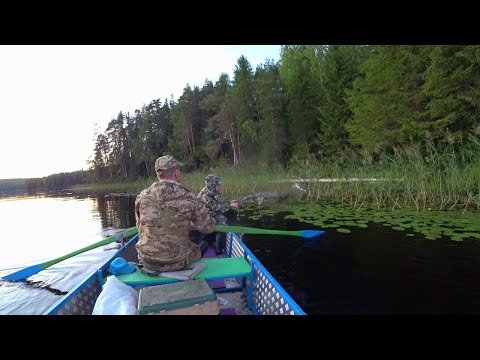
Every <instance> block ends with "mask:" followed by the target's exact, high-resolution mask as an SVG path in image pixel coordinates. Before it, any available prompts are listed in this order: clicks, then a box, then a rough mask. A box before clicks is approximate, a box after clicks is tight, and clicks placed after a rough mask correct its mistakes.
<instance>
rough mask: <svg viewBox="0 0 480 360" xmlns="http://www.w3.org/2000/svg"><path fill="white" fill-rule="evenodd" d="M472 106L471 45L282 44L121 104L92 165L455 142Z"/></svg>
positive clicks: (477, 62) (138, 165) (477, 54)
mask: <svg viewBox="0 0 480 360" xmlns="http://www.w3.org/2000/svg"><path fill="white" fill-rule="evenodd" d="M479 110H480V46H478V45H375V46H361V45H330V46H326V45H325V46H324V45H301V46H293V45H288V46H283V47H282V49H281V57H280V60H279V61H278V62H274V61H272V60H269V59H266V60H265V62H264V63H263V64H261V65H259V66H257V68H256V69H252V67H251V64H250V63H249V61H248V59H247V58H246V57H244V56H241V57H240V58H239V59H238V61H237V64H236V65H235V68H234V73H233V79H230V77H229V76H228V75H227V74H225V73H222V74H220V76H219V78H218V80H216V81H215V82H212V81H210V80H206V81H205V83H204V85H203V86H202V87H199V86H193V87H192V86H191V85H189V84H187V85H186V86H185V88H184V89H183V93H182V94H181V96H180V97H179V98H178V99H173V98H170V99H165V100H163V101H161V100H160V99H156V100H152V101H151V102H150V103H149V104H148V105H145V106H144V107H143V108H142V109H137V110H135V112H134V114H130V113H124V112H122V111H120V112H119V114H118V116H117V118H115V119H112V120H111V121H110V122H109V124H108V126H107V129H106V130H105V132H104V133H101V134H96V143H95V149H94V152H93V155H92V160H91V169H92V176H93V179H94V180H96V181H108V180H134V179H138V178H145V177H148V176H152V174H153V173H154V172H153V163H154V160H155V159H156V158H157V157H158V156H161V155H163V154H167V153H168V154H173V155H174V156H176V157H178V158H179V159H181V160H182V161H183V162H184V164H185V165H186V167H187V170H195V169H201V168H202V167H205V166H219V165H232V166H235V167H242V166H248V165H250V164H255V165H266V166H267V165H268V166H288V165H289V164H291V163H293V162H295V163H297V162H307V163H308V162H309V161H321V160H322V159H325V158H334V157H335V156H337V154H339V153H340V152H342V151H344V150H345V149H349V150H359V151H364V152H368V153H370V154H372V155H374V154H379V153H380V152H391V151H393V149H394V148H395V147H397V146H403V145H407V144H410V143H416V144H418V143H422V142H423V141H425V140H426V139H428V140H429V141H434V142H435V143H436V144H438V145H439V146H442V144H452V143H457V144H459V145H458V146H463V144H465V143H466V142H468V141H469V138H470V137H471V135H472V134H473V133H476V134H478V133H479V132H480V111H479ZM51 180H52V181H54V179H51Z"/></svg>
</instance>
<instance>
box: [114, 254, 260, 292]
mask: <svg viewBox="0 0 480 360" xmlns="http://www.w3.org/2000/svg"><path fill="white" fill-rule="evenodd" d="M199 262H203V263H205V264H207V267H206V268H205V269H203V270H202V272H200V273H199V274H198V275H197V276H195V277H194V279H205V280H218V279H227V278H233V277H245V276H248V275H249V274H250V271H251V266H250V264H249V263H248V262H247V260H245V258H243V257H233V258H218V259H217V258H207V259H201V260H199ZM117 278H118V280H120V281H122V282H123V283H125V284H127V285H130V286H149V285H155V284H166V283H172V282H176V281H179V280H175V279H172V278H166V277H161V276H149V275H146V274H144V273H142V272H141V271H140V270H139V269H138V268H136V269H135V271H134V272H133V273H130V274H121V275H117Z"/></svg>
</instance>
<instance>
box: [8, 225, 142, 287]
mask: <svg viewBox="0 0 480 360" xmlns="http://www.w3.org/2000/svg"><path fill="white" fill-rule="evenodd" d="M137 232H138V229H137V228H136V227H132V228H130V229H127V230H125V231H123V232H120V233H118V234H116V235H113V236H110V237H108V238H106V239H103V240H101V241H99V242H96V243H95V244H92V245H88V246H86V247H84V248H82V249H79V250H76V251H73V252H71V253H69V254H67V255H63V256H60V257H58V258H56V259H53V260H49V261H46V262H44V263H41V264H37V265H32V266H29V267H26V268H24V269H22V270H18V271H17V272H14V273H12V274H9V275H6V276H4V277H3V279H5V280H9V281H18V280H23V279H26V278H27V277H29V276H32V275H34V274H36V273H38V272H40V271H42V270H44V269H46V268H48V267H50V266H52V265H54V264H56V263H59V262H60V261H63V260H65V259H68V258H71V257H73V256H75V255H78V254H81V253H83V252H85V251H88V250H92V249H95V248H97V247H99V246H102V245H107V244H110V243H112V242H115V241H117V239H118V238H119V236H121V235H122V234H123V236H124V237H128V236H132V235H134V234H136V233H137Z"/></svg>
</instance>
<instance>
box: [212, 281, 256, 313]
mask: <svg viewBox="0 0 480 360" xmlns="http://www.w3.org/2000/svg"><path fill="white" fill-rule="evenodd" d="M225 286H226V288H229V287H237V286H239V284H238V281H237V280H236V279H226V280H225ZM217 300H218V306H219V308H220V315H253V312H252V311H251V310H250V309H248V307H247V301H246V298H245V295H244V294H243V292H242V291H234V292H217ZM231 309H233V310H235V313H232V311H231Z"/></svg>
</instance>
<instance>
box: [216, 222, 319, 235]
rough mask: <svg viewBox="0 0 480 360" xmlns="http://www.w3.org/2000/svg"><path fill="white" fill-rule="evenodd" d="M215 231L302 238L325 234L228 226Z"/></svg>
mask: <svg viewBox="0 0 480 360" xmlns="http://www.w3.org/2000/svg"><path fill="white" fill-rule="evenodd" d="M215 231H217V232H234V233H242V232H243V233H244V234H266V235H293V236H301V237H304V238H312V237H315V236H318V235H322V234H323V233H325V231H323V230H296V231H295V230H293V231H289V230H270V229H261V228H253V227H245V226H227V225H217V226H215Z"/></svg>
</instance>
